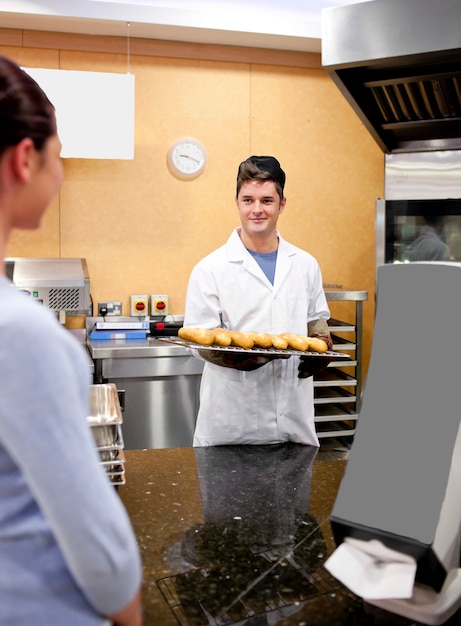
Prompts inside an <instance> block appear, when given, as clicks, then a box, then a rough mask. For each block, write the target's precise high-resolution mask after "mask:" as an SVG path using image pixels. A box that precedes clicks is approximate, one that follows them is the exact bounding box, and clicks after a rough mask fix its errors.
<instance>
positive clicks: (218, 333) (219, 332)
mask: <svg viewBox="0 0 461 626" xmlns="http://www.w3.org/2000/svg"><path fill="white" fill-rule="evenodd" d="M211 332H212V333H213V335H214V343H215V344H216V345H218V346H230V345H231V342H232V339H231V336H230V333H229V331H228V330H227V329H225V328H219V327H218V328H213V330H212V331H211Z"/></svg>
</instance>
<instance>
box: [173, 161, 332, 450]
mask: <svg viewBox="0 0 461 626" xmlns="http://www.w3.org/2000/svg"><path fill="white" fill-rule="evenodd" d="M284 186H285V172H284V171H283V170H282V168H281V166H280V163H279V161H278V160H277V159H276V158H274V157H273V156H251V157H249V158H248V159H246V160H245V161H243V162H242V163H241V164H240V166H239V168H238V175H237V190H236V198H235V202H236V205H237V210H238V213H239V218H240V226H239V227H237V228H235V229H234V231H233V232H232V234H231V235H230V237H229V239H228V240H227V242H226V243H225V244H224V245H223V246H222V247H220V248H218V249H217V250H215V251H214V252H212V253H211V254H209V255H208V256H206V257H205V258H204V259H202V260H201V261H200V262H199V263H198V264H197V265H196V266H195V267H194V268H193V270H192V272H191V276H190V279H189V284H188V288H187V296H186V307H185V316H184V326H185V327H191V328H208V329H213V328H216V327H222V328H226V329H230V330H234V331H241V332H265V333H271V334H275V335H278V334H282V333H285V332H290V333H294V334H301V335H306V334H307V335H309V336H311V337H314V336H316V337H321V338H322V339H324V341H325V342H326V343H327V345H328V348H331V346H332V342H331V337H330V333H329V330H328V324H327V320H328V319H329V317H330V312H329V309H328V305H327V302H326V298H325V293H324V290H323V286H322V275H321V271H320V267H319V264H318V262H317V261H316V259H315V258H314V257H313V256H312V255H311V254H309V253H308V252H306V251H304V250H302V249H300V248H298V247H296V246H294V245H292V244H290V243H288V242H287V241H285V240H284V239H283V238H282V236H281V235H280V233H279V232H278V230H277V222H278V219H279V216H280V215H281V213H282V211H283V210H284V209H285V205H286V198H285V196H284ZM199 356H200V358H202V359H204V360H205V361H206V362H205V366H204V370H203V375H202V382H201V388H200V408H199V412H198V417H197V425H196V429H195V433H194V442H193V445H194V446H211V445H226V444H274V443H280V442H284V441H293V442H297V443H303V444H309V445H313V446H318V445H319V442H318V438H317V435H316V432H315V425H314V393H313V382H312V376H311V375H310V374H311V372H310V371H309V369H308V366H307V361H306V360H303V358H302V357H301V358H299V357H290V358H274V357H266V356H263V357H262V356H256V357H255V356H254V355H251V354H250V355H242V354H238V353H233V354H232V353H229V352H228V353H225V354H223V353H220V352H217V351H212V350H200V353H199Z"/></svg>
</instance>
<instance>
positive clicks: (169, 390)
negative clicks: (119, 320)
mask: <svg viewBox="0 0 461 626" xmlns="http://www.w3.org/2000/svg"><path fill="white" fill-rule="evenodd" d="M88 350H89V352H90V355H91V357H92V359H93V362H94V381H95V383H103V382H112V383H114V384H115V385H116V386H117V389H118V391H119V392H120V394H121V396H122V397H121V403H122V406H123V409H124V410H123V436H124V441H125V448H126V449H128V450H130V449H131V450H136V449H143V448H171V447H174V448H180V447H184V446H190V445H192V439H193V434H194V429H195V422H196V419H197V413H198V407H199V392H200V378H201V374H202V370H203V363H202V362H201V361H200V360H199V359H197V358H195V357H194V356H193V355H192V354H191V352H190V350H187V349H186V348H183V347H182V346H177V345H174V344H168V343H166V342H163V341H161V340H159V339H155V338H148V339H143V340H137V339H136V340H120V339H117V340H108V341H101V340H99V341H94V340H91V339H89V340H88Z"/></svg>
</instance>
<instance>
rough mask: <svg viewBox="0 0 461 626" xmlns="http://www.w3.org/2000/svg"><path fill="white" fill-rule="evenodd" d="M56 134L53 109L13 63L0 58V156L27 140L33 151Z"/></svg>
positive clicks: (32, 82)
mask: <svg viewBox="0 0 461 626" xmlns="http://www.w3.org/2000/svg"><path fill="white" fill-rule="evenodd" d="M55 133H56V116H55V111H54V107H53V105H52V104H51V102H50V101H49V100H48V98H47V97H46V95H45V93H44V92H43V90H42V89H41V87H39V85H38V84H37V83H36V82H35V80H34V79H33V78H32V77H31V76H29V74H27V73H26V72H25V71H24V70H22V69H21V68H20V67H19V66H18V65H16V63H14V62H13V61H11V60H10V59H7V58H6V57H4V56H0V154H2V153H3V152H4V151H5V150H6V149H7V148H9V147H10V146H15V145H17V144H18V143H19V142H20V141H22V140H23V139H25V138H26V137H29V138H30V139H32V141H33V142H34V146H35V148H36V150H41V149H42V148H43V146H44V145H45V143H46V141H47V139H49V138H50V137H51V136H52V135H54V134H55Z"/></svg>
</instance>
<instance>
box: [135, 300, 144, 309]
mask: <svg viewBox="0 0 461 626" xmlns="http://www.w3.org/2000/svg"><path fill="white" fill-rule="evenodd" d="M145 308H146V305H145V303H144V302H136V305H135V309H136V311H144V309H145Z"/></svg>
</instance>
